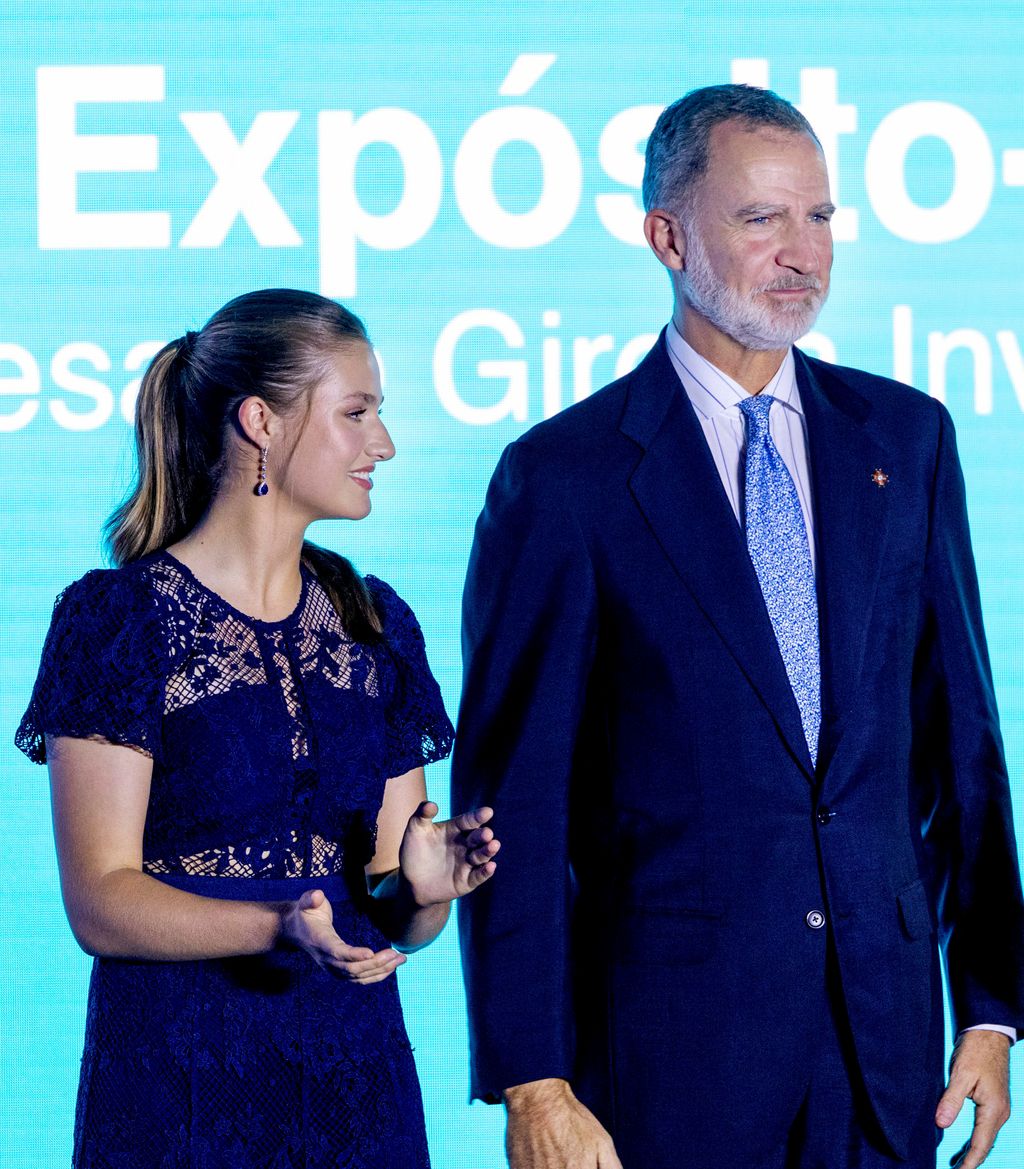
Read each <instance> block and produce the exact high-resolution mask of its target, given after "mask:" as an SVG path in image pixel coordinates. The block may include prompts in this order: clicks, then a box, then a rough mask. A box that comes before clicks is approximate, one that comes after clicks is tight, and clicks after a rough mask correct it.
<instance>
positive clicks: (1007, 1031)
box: [960, 1023, 1017, 1043]
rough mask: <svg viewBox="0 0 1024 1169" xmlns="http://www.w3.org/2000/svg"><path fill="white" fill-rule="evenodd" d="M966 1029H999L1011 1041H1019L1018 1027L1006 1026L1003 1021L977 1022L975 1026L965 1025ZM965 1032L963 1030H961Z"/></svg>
mask: <svg viewBox="0 0 1024 1169" xmlns="http://www.w3.org/2000/svg"><path fill="white" fill-rule="evenodd" d="M964 1031H998V1032H999V1034H1000V1035H1005V1036H1006V1038H1007V1039H1009V1041H1010V1042H1011V1043H1016V1042H1017V1028H1016V1027H1004V1026H1002V1024H1001V1023H975V1025H974V1026H973V1027H965V1028H964ZM960 1034H961V1035H962V1034H963V1031H961V1032H960Z"/></svg>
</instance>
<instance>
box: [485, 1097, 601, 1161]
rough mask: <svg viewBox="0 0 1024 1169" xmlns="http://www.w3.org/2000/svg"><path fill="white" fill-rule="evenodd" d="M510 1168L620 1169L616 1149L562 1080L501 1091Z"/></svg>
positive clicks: (506, 1149)
mask: <svg viewBox="0 0 1024 1169" xmlns="http://www.w3.org/2000/svg"><path fill="white" fill-rule="evenodd" d="M504 1098H505V1105H506V1107H507V1109H508V1128H507V1129H506V1131H505V1153H506V1155H507V1156H508V1163H509V1169H567V1167H568V1166H571V1167H572V1169H622V1162H621V1161H620V1160H619V1158H618V1157H617V1156H616V1154H615V1146H614V1145H613V1144H612V1138H611V1137H610V1136H609V1135H608V1133H607V1132H606V1131H605V1129H604V1128H603V1127H602V1125H601V1124H600V1123H599V1122H598V1120H597V1118H596V1117H595V1116H594V1114H593V1113H592V1112H591V1111H590V1110H589V1109H587V1108H584V1106H583V1105H582V1104H581V1103H580V1102H579V1101H578V1100H577V1099H576V1097H575V1096H574V1095H573V1091H572V1088H570V1087H569V1085H568V1083H567V1082H566V1081H565V1080H534V1081H533V1082H532V1083H529V1084H519V1085H518V1086H517V1087H515V1088H506V1089H505V1092H504Z"/></svg>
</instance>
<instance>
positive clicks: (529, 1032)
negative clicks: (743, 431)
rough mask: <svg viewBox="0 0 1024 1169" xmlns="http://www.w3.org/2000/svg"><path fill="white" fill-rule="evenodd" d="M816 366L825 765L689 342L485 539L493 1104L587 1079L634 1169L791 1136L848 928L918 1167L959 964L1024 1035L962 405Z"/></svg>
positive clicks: (482, 1026) (964, 1019) (491, 505)
mask: <svg viewBox="0 0 1024 1169" xmlns="http://www.w3.org/2000/svg"><path fill="white" fill-rule="evenodd" d="M796 368H797V379H798V385H799V388H800V395H801V401H802V403H803V408H804V411H805V415H806V420H807V432H808V450H809V460H810V468H811V484H812V496H813V507H814V514H815V539H816V550H817V590H818V599H819V610H820V626H821V657H822V675H821V678H822V701H823V723H822V729H821V739H820V747H819V754H818V762H817V767H816V768H815V767H814V766H812V763H811V760H810V756H809V753H808V749H807V746H806V743H805V741H804V737H803V733H802V730H801V724H800V717H799V713H798V710H797V706H796V702H795V699H794V697H793V693H792V691H791V689H790V686H789V683H788V679H787V676H786V672H785V667H784V666H783V663H782V659H781V656H780V654H779V650H778V646H777V643H776V641H775V637H774V634H773V631H772V627H771V623H770V621H769V618H768V614H767V611H766V609H765V606H764V602H763V599H762V596H761V592H760V589H759V586H758V582H757V578H756V576H755V574H754V570H753V567H752V565H751V562H750V559H749V556H748V554H747V549H746V545H745V541H744V537H743V533H742V531H741V528H740V526H739V525H738V524H737V522H736V518H735V516H734V514H733V512H732V510H731V507H730V505H729V502H728V500H727V498H726V495H725V492H724V490H723V488H722V485H721V481H720V479H719V476H718V473H717V471H716V469H715V466H714V463H713V461H712V459H711V455H710V452H709V450H708V447H707V443H706V441H705V439H704V436H703V433H702V431H701V428H700V425H699V423H698V420H697V418H696V415H695V414H694V412H693V409H692V407H691V406H690V404H689V401H688V399H687V397H686V394H685V392H684V391H683V389H682V387H681V385H680V383H679V380H678V378H677V376H676V374H675V372H674V371H673V369H672V367H671V364H670V362H669V359H668V356H667V354H666V352H665V348H664V339H661V340H659V342H658V344H657V345H656V346H655V347H654V349H653V350H652V351H651V353H650V354H649V355H648V356H647V357H646V358H645V359H644V361H643V362H642V363H641V365H640V366H639V367H638V368H637V369H636V370H635V371H634V372H633V373H631V374H629V375H628V376H626V377H624V378H622V379H621V380H619V381H617V382H615V383H613V384H612V385H610V386H608V387H606V388H605V389H604V390H602V391H600V392H598V393H597V394H595V395H593V396H592V397H591V398H589V399H588V400H586V401H585V402H582V403H580V404H578V405H576V406H573V407H571V408H569V409H568V410H566V411H564V412H563V413H562V414H560V415H558V416H557V417H555V418H552V419H549V420H547V421H545V422H542V423H541V424H540V425H538V426H536V427H534V428H533V429H532V430H531V431H529V432H528V433H527V434H526V435H524V436H523V437H522V438H521V439H519V440H518V441H517V442H514V443H512V444H511V445H510V446H509V447H508V448H507V449H506V451H505V452H504V454H503V456H502V458H501V461H500V463H499V465H498V467H497V469H496V471H495V473H494V477H493V479H492V481H491V485H490V488H489V491H488V495H487V501H486V505H485V507H484V510H483V512H482V514H481V516H480V519H479V521H478V524H477V529H476V538H475V542H474V547H473V553H472V558H471V563H470V568H469V576H468V580H467V584H466V592H465V598H464V664H465V677H464V692H463V699H462V708H461V712H460V722H459V729H458V735H457V739H456V749H455V758H454V763H453V800H454V804H455V806H456V807H469V806H473V805H477V804H488V805H491V806H493V807H494V808H495V823H496V825H497V826H498V829H499V835H500V837H501V840H502V852H501V856H500V861H499V867H498V872H497V875H496V876H495V878H494V879H493V880H492V881H491V882H489V883H488V884H487V885H486V886H484V887H483V888H482V889H481V890H479V891H478V892H476V893H474V894H473V896H471V897H468V898H466V899H464V900H463V901H462V902H460V906H459V911H460V936H461V945H462V951H463V960H464V968H465V973H466V982H467V989H468V999H469V1013H470V1032H471V1048H472V1081H473V1083H472V1091H473V1094H474V1095H476V1096H480V1097H482V1098H485V1099H494V1098H496V1097H497V1095H498V1094H499V1093H500V1091H501V1089H502V1088H505V1087H507V1086H510V1085H513V1084H519V1083H523V1082H526V1081H530V1080H536V1079H540V1078H544V1077H549V1076H558V1077H563V1078H565V1079H567V1080H569V1081H570V1082H571V1083H572V1084H573V1086H574V1088H575V1090H576V1092H577V1094H578V1095H579V1096H580V1097H581V1099H583V1100H584V1101H585V1102H586V1103H587V1104H588V1105H589V1106H590V1107H591V1108H592V1109H593V1110H594V1111H595V1113H596V1114H597V1115H598V1116H599V1118H600V1119H601V1120H602V1122H603V1123H604V1124H605V1125H606V1126H607V1127H608V1128H609V1129H610V1131H611V1132H612V1134H613V1136H614V1137H615V1141H616V1147H617V1149H618V1150H619V1154H620V1156H621V1157H622V1158H623V1161H624V1163H625V1164H626V1165H627V1166H633V1165H635V1166H643V1167H644V1169H660V1167H663V1166H671V1165H674V1164H677V1163H679V1157H680V1156H681V1155H682V1151H683V1150H688V1151H689V1152H688V1153H687V1156H690V1155H691V1154H694V1153H695V1154H701V1155H704V1154H705V1153H706V1152H707V1151H709V1150H712V1149H717V1150H719V1154H718V1155H716V1159H714V1163H715V1164H716V1165H722V1166H724V1165H726V1164H733V1163H734V1162H735V1163H736V1164H737V1165H744V1166H749V1165H750V1164H751V1163H752V1162H753V1160H754V1159H755V1158H756V1156H757V1155H759V1154H763V1153H765V1152H767V1150H769V1149H771V1148H773V1147H775V1146H777V1145H778V1144H779V1143H781V1141H782V1140H783V1138H784V1135H785V1134H784V1127H783V1126H785V1124H787V1123H788V1122H789V1121H791V1120H792V1118H793V1116H794V1115H795V1113H796V1111H797V1109H798V1107H799V1103H800V1100H801V1098H802V1094H803V1092H804V1091H805V1090H806V1086H807V1076H808V1074H809V1062H808V1061H809V1058H810V1055H809V1053H812V1052H813V1051H814V1046H815V1037H816V1034H817V1033H818V1032H819V1030H820V1028H821V1026H822V1023H823V1020H824V1019H826V1018H827V1012H828V1003H827V999H826V978H825V965H826V955H827V951H828V948H829V938H830V936H831V939H832V941H833V944H834V953H835V960H836V963H837V965H838V971H839V975H840V977H841V985H842V996H843V999H844V1001H845V1006H846V1010H847V1012H848V1015H849V1020H850V1025H851V1028H852V1032H853V1037H854V1042H855V1046H856V1052H857V1058H858V1062H859V1066H860V1069H861V1071H862V1074H863V1077H864V1081H865V1084H866V1086H867V1090H868V1094H869V1096H870V1100H871V1103H872V1105H873V1107H874V1110H875V1112H876V1115H877V1117H878V1119H879V1121H880V1123H881V1125H882V1128H883V1130H884V1132H885V1133H886V1135H887V1136H888V1138H889V1140H890V1142H891V1143H892V1144H893V1146H894V1147H895V1148H896V1149H897V1151H900V1150H902V1149H904V1148H905V1147H906V1144H907V1141H908V1139H909V1137H908V1134H909V1132H910V1130H911V1127H912V1126H913V1125H914V1124H916V1123H919V1120H920V1116H921V1109H922V1108H923V1107H929V1108H932V1109H933V1108H934V1106H935V1103H936V1101H937V1098H938V1095H939V1093H940V1091H941V1086H942V1059H943V1042H944V1026H943V1006H942V980H941V974H940V963H939V955H940V950H941V951H942V952H943V953H944V954H945V957H946V960H947V967H948V976H949V989H950V998H951V1007H952V1014H953V1017H954V1021H955V1026H957V1027H958V1028H962V1027H966V1026H970V1025H971V1024H974V1023H1003V1024H1007V1025H1010V1026H1016V1027H1018V1028H1021V1029H1024V987H1022V981H1024V979H1022V972H1024V962H1022V957H1024V913H1022V903H1021V889H1020V879H1019V874H1018V865H1017V853H1016V847H1015V843H1014V835H1013V827H1012V821H1011V812H1010V803H1009V792H1008V783H1007V776H1006V769H1005V763H1004V759H1003V753H1002V746H1001V741H1000V736H999V730H998V725H997V715H996V707H995V700H994V696H993V689H992V682H991V677H990V671H989V665H988V659H987V652H986V648H985V641H984V634H983V630H982V622H981V612H980V607H979V600H978V588H977V581H976V576H975V569H974V563H973V558H972V553H971V548H970V539H969V534H968V528H967V516H966V509H965V500H964V488H963V480H962V476H961V473H960V468H959V463H958V460H957V455H956V448H955V442H954V436H953V429H952V424H951V421H950V418H949V415H948V414H947V412H946V411H945V409H944V408H943V407H942V406H941V405H939V404H938V403H937V402H934V401H932V400H931V399H929V398H928V397H926V396H925V395H923V394H921V393H919V392H918V391H916V390H913V389H910V388H909V387H906V386H903V385H900V384H898V383H896V382H892V381H888V380H886V379H883V378H879V377H874V376H871V375H868V374H865V373H862V372H859V371H857V370H852V369H844V368H840V367H836V366H831V365H827V364H825V363H824V362H820V361H817V360H814V359H812V358H809V357H807V356H805V355H803V354H801V353H799V351H798V352H797V354H796ZM876 469H879V470H881V471H882V472H883V474H884V475H885V476H888V480H887V482H885V483H884V485H880V484H879V483H877V482H875V480H874V479H873V474H874V472H875V470H876ZM815 911H817V912H818V913H820V914H821V915H822V916H823V918H824V920H825V922H826V926H825V928H814V925H815V924H818V925H820V919H819V917H816V916H815ZM727 1150H728V1151H729V1152H728V1155H726V1151H727ZM701 1155H697V1156H696V1159H695V1160H694V1159H693V1157H692V1156H691V1157H690V1160H689V1163H692V1164H698V1165H702V1164H704V1161H703V1160H702V1159H701ZM708 1163H709V1164H710V1163H711V1162H708Z"/></svg>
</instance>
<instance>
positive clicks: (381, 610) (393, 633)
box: [363, 573, 420, 641]
mask: <svg viewBox="0 0 1024 1169" xmlns="http://www.w3.org/2000/svg"><path fill="white" fill-rule="evenodd" d="M363 583H364V584H365V585H366V590H367V592H368V593H369V594H370V599H371V600H372V601H373V605H374V608H375V609H376V610H377V616H378V617H379V618H380V622H381V632H382V633H383V635H384V638H385V640H387V641H393V640H394V639H396V638H398V639H401V638H402V637H404V636H406V635H407V634H410V633H415V634H419V632H420V624H419V622H418V621H417V620H416V614H415V613H414V612H413V611H412V609H411V608H410V607H409V605H408V604H407V603H406V602H405V601H404V600H402V598H401V597H400V596H399V595H398V593H397V592H396V591H395V589H393V588H392V587H391V585H389V584H388V583H387V581H385V580H381V578H380V577H379V576H373V575H371V574H369V573H367V575H366V576H364V577H363Z"/></svg>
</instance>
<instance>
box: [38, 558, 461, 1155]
mask: <svg viewBox="0 0 1024 1169" xmlns="http://www.w3.org/2000/svg"><path fill="white" fill-rule="evenodd" d="M367 584H368V586H369V588H370V590H371V593H372V594H373V596H374V599H375V601H376V603H377V606H378V609H379V610H380V612H381V613H382V616H383V620H384V640H383V642H382V643H380V644H375V645H365V644H360V643H357V642H353V641H352V640H351V639H350V638H349V637H347V636H346V634H345V630H344V629H343V627H342V625H341V622H340V621H339V619H338V616H337V614H336V612H335V610H334V609H333V607H332V606H331V604H330V601H329V600H328V598H327V595H326V594H325V593H324V591H323V589H322V588H321V587H320V585H319V583H318V582H317V580H316V578H315V577H314V576H313V575H312V574H310V573H308V572H307V571H306V570H305V569H303V581H302V595H301V597H300V599H299V603H298V605H297V607H296V609H295V611H294V612H293V613H292V614H291V616H290V617H288V618H286V619H285V620H283V621H279V622H272V623H271V622H263V621H258V620H256V619H254V618H252V617H248V616H246V615H244V614H243V613H240V612H238V611H237V610H235V609H233V608H232V607H231V606H230V605H228V604H227V603H226V602H225V601H224V600H222V599H221V598H220V597H219V596H217V595H216V594H214V593H212V592H210V591H209V590H208V589H206V588H205V587H204V586H203V585H202V584H200V583H199V581H198V580H196V578H195V577H194V576H193V575H192V574H191V573H190V572H189V571H188V569H186V568H185V567H184V566H183V565H182V564H181V563H180V562H179V561H177V560H175V559H174V558H173V557H172V556H171V555H170V554H168V553H163V552H162V553H157V554H155V555H153V556H150V557H147V558H146V559H144V560H141V561H139V562H137V563H136V564H133V565H129V566H127V567H124V568H120V569H116V570H110V571H97V572H90V573H89V574H87V575H86V576H85V577H83V578H82V579H81V580H80V581H78V582H77V583H75V584H73V585H72V586H71V587H70V588H68V589H67V590H66V591H65V592H64V593H63V594H62V596H61V597H60V598H59V600H58V602H57V606H56V609H55V611H54V617H53V623H52V625H51V628H50V633H49V635H48V637H47V640H46V646H45V648H44V651H43V659H42V664H41V667H40V671H39V677H38V679H37V681H36V686H35V690H34V692H33V695H32V701H31V705H30V706H29V709H28V711H27V713H26V714H25V717H24V719H23V721H22V724H21V727H20V729H19V732H18V745H19V746H20V747H21V748H22V749H23V750H24V751H25V752H26V753H27V754H28V755H29V756H30V757H31V758H32V759H34V760H36V761H38V762H44V761H45V743H44V739H43V736H44V734H51V735H67V736H71V737H74V738H92V739H94V738H99V739H103V740H106V741H109V742H111V743H117V744H123V745H126V746H129V747H132V748H134V749H135V750H138V751H142V752H144V753H145V754H146V755H148V756H150V757H151V758H152V760H153V778H152V790H151V795H150V801H149V810H148V814H147V818H146V826H145V833H144V840H143V869H144V871H145V872H147V873H149V874H150V875H151V876H153V877H155V878H157V879H159V880H161V881H166V882H167V883H169V884H172V885H175V886H177V887H178V888H181V889H186V890H189V891H191V892H193V893H199V894H203V895H205V896H210V897H227V898H234V899H241V900H284V899H292V898H295V897H297V896H298V895H299V893H300V892H301V891H302V890H303V889H308V888H320V889H323V890H324V891H325V893H326V894H327V896H328V897H329V898H330V900H331V902H332V905H333V908H334V919H335V923H336V927H337V930H338V933H339V934H340V935H341V937H343V938H344V939H345V940H346V941H347V942H350V943H352V944H355V945H365V946H369V947H370V948H371V949H373V950H378V949H381V948H382V947H383V946H385V945H386V944H387V943H386V940H385V939H384V937H383V935H382V934H381V933H380V932H379V931H378V930H377V929H376V928H375V926H374V925H373V923H372V922H371V920H370V918H369V917H368V916H367V913H366V893H365V882H364V877H363V866H364V865H365V864H366V863H367V862H368V861H369V860H370V858H371V856H372V854H373V851H374V832H375V823H376V817H377V813H378V810H379V809H380V805H381V800H382V797H383V791H384V784H385V781H386V780H387V778H388V777H389V776H393V775H401V774H403V773H404V772H406V771H409V770H411V769H412V768H414V767H417V766H419V765H421V764H423V763H427V762H430V761H432V760H435V759H439V758H442V757H443V756H445V755H446V754H447V753H448V751H449V749H450V745H451V736H452V728H451V723H450V722H449V720H448V717H447V715H446V714H445V711H444V707H443V705H442V702H441V697H440V694H439V692H438V688H437V684H436V682H435V681H434V679H433V677H432V675H431V673H430V669H429V667H428V665H427V660H426V656H425V653H424V647H423V638H422V635H421V633H420V630H419V626H418V624H417V622H416V618H415V617H414V616H413V614H412V612H411V611H410V609H409V608H408V607H407V606H406V605H405V604H404V602H403V601H401V600H400V599H399V597H398V596H397V595H396V594H395V592H394V591H393V590H392V589H391V588H389V586H388V585H386V584H384V583H383V582H382V581H379V580H376V579H374V578H373V577H368V578H367ZM75 1164H76V1165H77V1166H78V1167H79V1169H93V1167H95V1169H101V1167H102V1169H106V1167H110V1169H185V1167H186V1166H187V1167H188V1169H271V1167H272V1169H327V1167H328V1166H346V1167H353V1169H355V1167H363V1166H365V1167H366V1169H371V1167H372V1169H388V1167H394V1169H418V1167H421V1166H427V1165H428V1164H429V1161H428V1158H427V1148H426V1138H425V1134H424V1125H423V1110H422V1104H421V1099H420V1091H419V1085H418V1082H417V1079H416V1071H415V1067H414V1065H413V1058H412V1052H411V1049H410V1046H409V1041H408V1038H407V1036H406V1032H405V1026H404V1024H403V1021H402V1013H401V1007H400V1005H399V1000H398V988H397V985H396V981H395V979H394V978H393V977H392V978H388V979H385V980H384V981H383V982H379V983H376V984H375V985H371V986H358V985H354V984H351V983H349V982H347V981H344V980H343V979H341V978H339V977H338V976H337V975H334V974H331V973H329V972H327V971H324V970H322V969H320V968H319V967H318V966H317V965H316V964H315V963H314V962H313V961H312V960H311V959H310V958H309V957H308V956H307V955H306V954H305V953H304V952H302V951H298V950H284V949H282V950H279V951H275V952H273V953H271V954H267V955H260V956H255V957H237V958H230V959H225V960H210V961H201V962H140V961H127V960H121V959H112V958H99V959H97V960H96V961H95V964H94V966H93V973H92V981H91V984H90V990H89V1004H88V1013H87V1020H86V1035H85V1052H84V1056H83V1060H82V1075H81V1082H80V1086H79V1096H78V1108H77V1114H76V1125H75Z"/></svg>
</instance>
